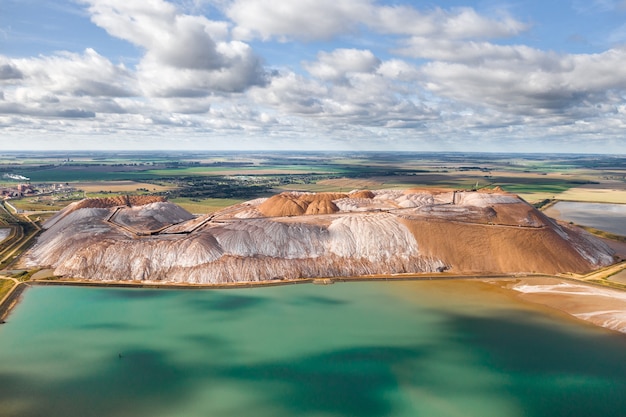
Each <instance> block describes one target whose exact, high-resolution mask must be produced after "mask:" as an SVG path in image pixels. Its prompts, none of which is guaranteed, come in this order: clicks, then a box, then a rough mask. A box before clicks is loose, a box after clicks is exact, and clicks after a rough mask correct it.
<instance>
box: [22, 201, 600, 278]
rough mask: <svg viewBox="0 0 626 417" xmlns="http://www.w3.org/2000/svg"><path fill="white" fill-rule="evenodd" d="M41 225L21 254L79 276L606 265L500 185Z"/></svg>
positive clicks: (576, 235)
mask: <svg viewBox="0 0 626 417" xmlns="http://www.w3.org/2000/svg"><path fill="white" fill-rule="evenodd" d="M44 229H45V231H44V232H43V233H42V234H41V235H40V237H39V238H38V240H37V242H36V244H35V245H34V246H33V247H32V248H31V249H30V250H29V252H28V253H27V254H26V256H25V257H24V259H23V261H22V262H23V263H24V264H25V265H26V266H28V267H48V268H52V269H54V273H55V275H58V276H62V277H64V278H68V279H70V278H71V279H82V280H90V281H144V282H145V281H148V282H160V283H181V284H182V283H190V284H224V283H234V282H249V281H276V280H293V279H299V278H316V277H345V276H350V277H354V276H373V277H376V276H389V275H394V274H406V273H408V274H420V273H433V274H455V275H474V276H481V275H482V276H484V275H493V274H518V273H519V274H522V273H540V274H550V275H554V274H559V273H570V272H571V273H585V272H588V271H591V270H593V269H597V268H599V267H602V266H605V265H608V264H611V263H612V262H613V253H612V251H611V249H609V248H608V247H607V246H606V245H605V244H604V243H603V242H602V241H600V240H598V239H596V238H595V237H593V236H591V235H589V234H587V233H586V232H584V231H581V230H579V229H577V228H574V227H572V226H570V225H565V224H558V223H557V222H556V221H554V220H552V219H550V218H548V217H546V216H545V215H543V214H542V213H541V212H539V211H537V210H536V209H535V208H534V207H532V206H531V205H529V204H528V203H526V202H525V201H524V200H522V199H520V198H519V197H518V196H516V195H513V194H509V193H505V192H502V191H500V190H480V191H447V190H429V189H410V190H377V191H369V190H357V191H353V192H350V193H305V192H289V193H282V194H278V195H275V196H273V197H270V198H262V199H256V200H252V201H248V202H245V203H242V204H237V205H234V206H231V207H228V208H226V209H223V210H221V211H218V212H216V213H213V214H210V215H204V216H194V215H192V214H190V213H189V212H187V211H185V210H184V209H183V208H181V207H179V206H177V205H176V204H173V203H171V202H168V201H166V200H165V199H163V198H159V197H138V196H134V197H133V196H123V197H118V198H105V199H85V200H82V201H79V202H76V203H72V204H70V205H69V206H67V207H66V208H65V209H63V210H62V211H60V212H59V213H58V214H57V215H56V216H54V217H53V218H51V219H50V220H48V221H47V222H46V223H45V224H44Z"/></svg>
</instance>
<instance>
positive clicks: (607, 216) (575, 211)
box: [545, 201, 626, 236]
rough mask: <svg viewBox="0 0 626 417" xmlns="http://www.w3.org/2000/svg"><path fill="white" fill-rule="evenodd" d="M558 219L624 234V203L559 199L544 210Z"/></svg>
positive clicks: (625, 221)
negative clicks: (579, 201)
mask: <svg viewBox="0 0 626 417" xmlns="http://www.w3.org/2000/svg"><path fill="white" fill-rule="evenodd" d="M545 214H546V215H548V216H550V217H554V218H556V219H559V220H563V221H567V222H574V223H576V224H579V225H583V226H590V227H593V228H595V229H600V230H604V231H606V232H610V233H615V234H617V235H622V236H626V204H607V203H578V202H572V201H559V202H558V203H556V204H555V205H553V206H552V207H549V208H548V209H546V210H545Z"/></svg>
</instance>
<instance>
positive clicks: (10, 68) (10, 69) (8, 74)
mask: <svg viewBox="0 0 626 417" xmlns="http://www.w3.org/2000/svg"><path fill="white" fill-rule="evenodd" d="M23 76H24V75H23V74H22V72H21V71H20V70H19V69H18V68H17V67H16V66H15V65H13V64H10V63H4V64H0V80H19V79H22V78H23Z"/></svg>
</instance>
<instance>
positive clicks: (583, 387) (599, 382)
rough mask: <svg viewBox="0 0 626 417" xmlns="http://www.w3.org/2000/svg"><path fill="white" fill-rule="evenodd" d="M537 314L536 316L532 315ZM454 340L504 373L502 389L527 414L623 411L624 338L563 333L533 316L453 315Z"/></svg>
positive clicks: (535, 416) (617, 413)
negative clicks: (504, 380)
mask: <svg viewBox="0 0 626 417" xmlns="http://www.w3.org/2000/svg"><path fill="white" fill-rule="evenodd" d="M535 318H537V319H538V318H539V316H537V317H535ZM449 325H450V326H452V328H453V330H452V334H454V335H457V339H458V341H457V343H458V344H459V345H463V346H467V348H468V349H470V350H471V351H473V352H475V353H476V354H479V356H480V361H481V363H483V364H484V366H487V367H488V368H489V369H496V370H499V372H503V373H505V374H506V375H509V377H508V378H507V385H506V387H504V388H505V389H506V391H507V392H508V394H509V395H511V396H512V397H513V398H515V399H516V401H517V402H518V403H519V404H520V407H521V408H522V409H523V415H525V416H529V417H552V416H570V417H578V416H580V417H584V416H589V415H601V416H606V417H611V416H614V417H619V416H622V417H623V416H625V415H626V396H624V395H623V393H624V392H626V362H624V360H623V359H624V358H626V339H625V338H624V337H623V335H620V334H612V333H608V332H602V331H598V334H596V335H595V336H594V337H589V335H588V334H584V333H582V332H581V333H575V332H568V331H564V330H563V329H561V328H559V327H558V326H555V325H554V324H552V325H546V324H543V323H541V322H539V321H538V320H533V319H532V317H531V318H530V319H529V317H522V316H521V315H520V314H519V313H517V314H510V313H509V314H503V315H502V316H501V317H473V316H453V317H451V319H450V322H449Z"/></svg>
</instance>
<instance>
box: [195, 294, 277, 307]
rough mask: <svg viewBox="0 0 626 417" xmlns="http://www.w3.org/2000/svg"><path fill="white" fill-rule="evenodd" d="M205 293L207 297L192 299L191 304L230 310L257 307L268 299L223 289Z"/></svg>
mask: <svg viewBox="0 0 626 417" xmlns="http://www.w3.org/2000/svg"><path fill="white" fill-rule="evenodd" d="M205 295H206V297H203V298H194V299H192V300H190V302H189V305H190V306H192V307H194V308H196V309H199V310H205V311H221V312H229V311H237V310H244V309H250V308H253V307H257V306H259V305H260V304H262V303H264V302H266V301H267V300H266V299H265V298H262V297H255V296H250V295H235V294H226V293H224V292H221V291H220V292H218V291H216V292H213V293H206V294H205Z"/></svg>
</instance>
